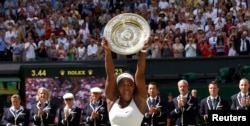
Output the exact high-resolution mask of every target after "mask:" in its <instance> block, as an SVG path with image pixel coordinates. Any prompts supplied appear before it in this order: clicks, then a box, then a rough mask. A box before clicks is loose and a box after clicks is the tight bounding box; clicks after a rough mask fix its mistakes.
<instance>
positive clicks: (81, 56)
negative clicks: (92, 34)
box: [76, 42, 87, 61]
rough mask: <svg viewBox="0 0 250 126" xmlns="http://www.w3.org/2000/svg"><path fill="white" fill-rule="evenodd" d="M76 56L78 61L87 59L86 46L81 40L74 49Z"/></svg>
mask: <svg viewBox="0 0 250 126" xmlns="http://www.w3.org/2000/svg"><path fill="white" fill-rule="evenodd" d="M76 58H77V60H78V61H84V60H86V59H87V48H86V46H85V45H84V43H83V42H80V43H79V46H78V48H77V51H76Z"/></svg>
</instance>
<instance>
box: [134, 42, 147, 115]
mask: <svg viewBox="0 0 250 126" xmlns="http://www.w3.org/2000/svg"><path fill="white" fill-rule="evenodd" d="M148 41H149V40H146V41H145V44H144V47H143V49H142V50H141V51H140V52H139V53H140V54H139V59H138V62H137V68H136V73H135V84H136V90H137V91H136V94H135V102H136V104H137V106H138V108H139V110H140V111H141V112H142V113H143V114H144V112H145V106H146V105H145V104H146V103H145V101H146V99H147V90H146V81H145V75H144V73H145V67H146V55H147V51H146V50H147V48H148Z"/></svg>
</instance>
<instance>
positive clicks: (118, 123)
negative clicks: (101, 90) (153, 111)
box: [109, 98, 143, 126]
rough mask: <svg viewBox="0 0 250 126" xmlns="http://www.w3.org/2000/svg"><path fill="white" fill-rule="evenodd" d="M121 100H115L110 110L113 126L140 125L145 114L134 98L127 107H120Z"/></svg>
mask: <svg viewBox="0 0 250 126" xmlns="http://www.w3.org/2000/svg"><path fill="white" fill-rule="evenodd" d="M119 101H120V98H118V99H117V100H116V101H115V103H114V104H113V106H112V108H111V110H110V112H109V120H110V123H111V126H140V125H141V122H142V119H143V115H142V114H141V112H140V111H139V109H138V108H137V106H136V104H135V102H134V99H132V100H131V102H130V104H129V105H128V106H127V107H125V108H120V107H119V105H118V103H119Z"/></svg>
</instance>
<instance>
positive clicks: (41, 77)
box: [19, 65, 126, 109]
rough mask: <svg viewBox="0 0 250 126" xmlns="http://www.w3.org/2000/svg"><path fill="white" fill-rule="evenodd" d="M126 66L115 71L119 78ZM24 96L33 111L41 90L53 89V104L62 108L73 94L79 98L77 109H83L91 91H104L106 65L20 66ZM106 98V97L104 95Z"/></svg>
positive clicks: (26, 103) (76, 103)
mask: <svg viewBox="0 0 250 126" xmlns="http://www.w3.org/2000/svg"><path fill="white" fill-rule="evenodd" d="M125 69H126V67H125V66H118V67H116V68H115V71H114V74H116V75H118V74H120V73H122V72H124V71H126V70H125ZM19 74H20V77H21V86H20V88H21V90H20V95H21V96H22V97H23V98H24V99H25V106H26V108H27V109H30V108H31V106H32V104H34V103H35V102H36V101H35V96H36V94H37V90H38V89H39V88H40V87H45V88H47V89H49V91H50V93H51V96H52V97H51V101H52V102H53V103H54V104H57V105H58V106H61V105H62V104H63V101H62V96H63V95H64V94H65V93H67V92H71V93H73V94H74V95H75V101H74V104H75V106H78V107H79V108H83V106H84V104H86V103H87V102H88V100H89V96H90V91H89V90H90V88H92V87H99V88H101V89H102V90H104V86H105V81H106V73H105V67H104V66H93V67H86V66H84V65H34V66H31V65H23V66H21V67H20V73H19ZM102 96H103V97H105V94H104V93H103V94H102Z"/></svg>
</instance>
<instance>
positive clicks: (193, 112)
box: [170, 94, 199, 126]
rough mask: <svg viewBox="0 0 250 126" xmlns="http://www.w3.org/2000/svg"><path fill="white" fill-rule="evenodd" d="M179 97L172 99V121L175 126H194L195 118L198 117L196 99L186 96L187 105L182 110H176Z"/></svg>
mask: <svg viewBox="0 0 250 126" xmlns="http://www.w3.org/2000/svg"><path fill="white" fill-rule="evenodd" d="M179 99H180V96H177V97H175V98H174V99H173V103H174V109H173V110H172V111H171V113H170V115H171V117H172V118H173V119H174V123H175V124H174V125H176V126H188V125H195V124H196V119H195V118H196V116H197V115H198V111H199V105H198V99H197V98H195V97H192V96H191V95H190V94H188V96H187V103H186V105H185V106H184V107H183V108H178V100H179Z"/></svg>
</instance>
